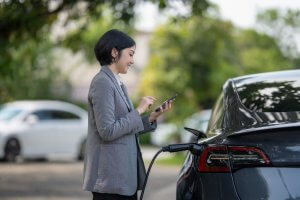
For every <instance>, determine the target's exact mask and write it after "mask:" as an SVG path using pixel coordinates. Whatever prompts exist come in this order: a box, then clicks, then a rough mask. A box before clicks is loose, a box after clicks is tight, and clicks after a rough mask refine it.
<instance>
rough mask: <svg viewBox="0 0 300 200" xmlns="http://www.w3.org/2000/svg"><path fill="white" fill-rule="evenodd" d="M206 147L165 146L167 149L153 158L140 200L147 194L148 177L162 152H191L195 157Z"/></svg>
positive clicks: (163, 148)
mask: <svg viewBox="0 0 300 200" xmlns="http://www.w3.org/2000/svg"><path fill="white" fill-rule="evenodd" d="M204 146H205V145H203V144H201V145H200V144H196V143H186V144H171V145H168V146H165V147H162V148H161V149H160V150H159V151H158V152H157V153H156V154H155V155H154V157H153V158H152V160H151V162H150V165H149V167H148V170H147V174H146V178H145V182H144V185H143V189H142V193H141V196H140V200H142V199H143V196H144V192H145V188H146V185H147V181H148V177H149V174H150V171H151V168H152V165H153V163H154V161H155V159H156V158H157V156H158V155H159V154H160V153H161V152H171V153H173V152H178V151H187V150H188V151H190V152H191V153H192V154H194V155H200V154H201V153H202V151H203V149H204Z"/></svg>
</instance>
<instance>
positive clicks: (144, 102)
mask: <svg viewBox="0 0 300 200" xmlns="http://www.w3.org/2000/svg"><path fill="white" fill-rule="evenodd" d="M154 101H156V99H155V98H154V97H151V96H146V97H143V98H142V99H141V101H140V104H139V105H138V107H137V108H136V110H137V111H138V113H139V114H140V115H141V114H143V113H144V112H146V111H147V110H148V109H149V108H150V107H151V106H152V105H153V103H154Z"/></svg>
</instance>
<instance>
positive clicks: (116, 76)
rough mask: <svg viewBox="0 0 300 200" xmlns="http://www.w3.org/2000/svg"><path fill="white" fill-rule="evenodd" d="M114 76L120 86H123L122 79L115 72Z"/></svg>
mask: <svg viewBox="0 0 300 200" xmlns="http://www.w3.org/2000/svg"><path fill="white" fill-rule="evenodd" d="M113 74H114V75H115V78H116V79H117V82H118V84H119V86H121V85H122V81H121V77H120V76H119V75H118V74H115V73H114V72H113Z"/></svg>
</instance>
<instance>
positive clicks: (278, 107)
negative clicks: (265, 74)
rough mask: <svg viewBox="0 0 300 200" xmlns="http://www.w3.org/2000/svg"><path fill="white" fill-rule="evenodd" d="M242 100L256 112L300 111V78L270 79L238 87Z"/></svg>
mask: <svg viewBox="0 0 300 200" xmlns="http://www.w3.org/2000/svg"><path fill="white" fill-rule="evenodd" d="M237 91H238V94H239V97H240V100H241V102H242V103H243V104H244V106H245V107H246V108H248V109H250V110H252V111H255V112H292V111H300V80H297V79H295V78H285V79H273V80H272V79H271V80H270V79H269V80H264V81H258V82H252V83H248V84H242V85H240V86H239V87H237Z"/></svg>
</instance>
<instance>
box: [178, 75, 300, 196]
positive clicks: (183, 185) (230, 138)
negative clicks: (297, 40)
mask: <svg viewBox="0 0 300 200" xmlns="http://www.w3.org/2000/svg"><path fill="white" fill-rule="evenodd" d="M299 80H300V70H290V71H281V72H272V73H262V74H256V75H250V76H244V77H238V78H233V79H229V80H228V81H227V82H226V83H225V84H224V86H223V90H222V92H221V95H220V97H219V98H218V100H217V101H216V104H215V106H214V108H213V110H212V116H211V118H210V120H209V126H208V130H207V135H208V136H209V138H207V139H205V140H201V141H200V140H199V141H198V144H199V145H204V146H205V147H208V146H222V147H224V146H225V147H226V149H227V153H226V152H225V154H222V156H223V157H220V159H224V160H225V161H226V164H227V168H229V169H230V170H229V171H228V172H226V173H219V172H214V173H211V172H199V170H198V169H197V165H198V163H199V160H200V158H201V156H196V155H192V154H191V153H188V156H189V157H190V159H191V161H189V162H185V163H184V165H183V168H182V171H181V172H182V173H180V175H179V178H178V181H177V200H183V199H185V200H186V199H196V200H206V199H209V200H210V199H222V198H223V199H243V200H244V199H268V200H277V199H300V197H299V191H300V190H299V188H300V184H299V183H300V182H299V178H300V137H299V136H300V135H299V134H300V126H299V125H300V112H299V110H298V108H300V106H299V105H300V98H299V97H300V87H299V86H300V81H299ZM256 83H258V84H256ZM282 83H283V84H284V86H281V84H282ZM251 84H254V86H255V87H253V88H250V89H251V90H249V91H251V92H257V91H258V92H260V93H261V94H262V95H261V96H259V100H260V101H256V100H257V99H256V96H255V95H254V99H253V101H254V102H255V101H256V103H257V102H258V103H262V104H263V105H264V106H265V107H266V108H264V106H257V107H256V106H255V104H254V105H252V104H251V102H250V103H249V99H245V96H243V95H246V96H247V95H248V94H247V92H246V93H245V92H244V93H243V89H241V88H246V87H252V86H251ZM255 84H256V85H255ZM276 87H278V88H276ZM280 87H283V88H287V90H286V92H287V93H288V95H289V96H287V94H285V90H282V88H280ZM246 89H247V88H246ZM246 89H245V91H247V90H246ZM278 91H281V93H282V96H283V98H280V97H281V96H280V95H281V93H276V92H278ZM272 95H273V96H272ZM264 97H270V98H271V100H273V101H275V103H274V104H272V102H269V103H268V101H267V100H266V99H263V98H264ZM287 97H291V98H294V99H286V98H287ZM251 98H252V97H251ZM274 99H275V100H274ZM247 101H248V102H247ZM280 101H282V102H283V103H282V104H280ZM289 102H291V103H293V104H297V105H295V106H293V105H287V104H288V103H289ZM298 104H299V105H298ZM271 105H273V107H272V106H271ZM292 108H295V110H293V109H292ZM231 147H242V148H244V149H246V150H247V151H246V150H245V152H246V153H249V152H250V153H249V155H252V153H253V152H251V150H249V151H248V149H250V148H253V149H256V150H258V151H259V152H260V153H261V154H259V155H260V156H261V155H263V156H264V159H267V161H268V162H261V161H259V162H261V165H253V164H252V163H251V162H249V163H250V164H249V163H247V162H246V164H245V165H241V166H238V167H237V168H235V167H234V165H233V160H232V159H234V155H233V152H231V151H228V149H229V148H231ZM241 155H243V154H241ZM245 155H247V154H245ZM226 159H227V160H226ZM188 163H193V165H192V164H188ZM224 174H225V175H224ZM186 192H188V193H189V194H188V195H184V194H185V193H186ZM226 195H227V196H226ZM225 196H226V198H225Z"/></svg>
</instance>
